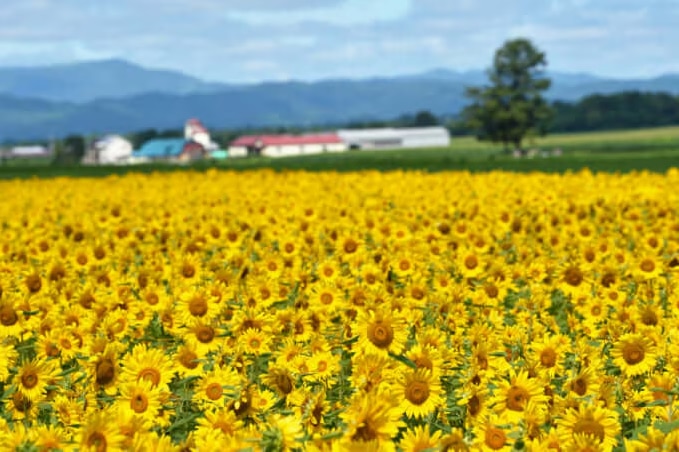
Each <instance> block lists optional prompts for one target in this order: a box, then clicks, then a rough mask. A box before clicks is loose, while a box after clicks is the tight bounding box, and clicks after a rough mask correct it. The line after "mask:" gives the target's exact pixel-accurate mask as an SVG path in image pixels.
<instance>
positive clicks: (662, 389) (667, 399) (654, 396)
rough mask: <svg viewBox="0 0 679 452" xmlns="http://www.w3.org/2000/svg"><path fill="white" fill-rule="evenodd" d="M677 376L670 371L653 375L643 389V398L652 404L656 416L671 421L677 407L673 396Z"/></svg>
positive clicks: (653, 413)
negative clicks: (670, 417)
mask: <svg viewBox="0 0 679 452" xmlns="http://www.w3.org/2000/svg"><path fill="white" fill-rule="evenodd" d="M675 380H676V377H675V376H674V375H672V374H670V373H669V372H662V373H658V374H654V375H651V376H650V377H649V379H648V381H647V382H646V386H645V387H644V389H643V390H642V398H643V400H644V401H645V402H646V403H647V404H651V405H652V406H651V412H652V416H653V417H654V418H659V419H663V420H664V421H670V419H669V416H670V415H671V413H672V412H673V411H674V410H675V409H676V407H675V406H674V403H673V402H674V399H673V397H672V394H673V391H674V385H675Z"/></svg>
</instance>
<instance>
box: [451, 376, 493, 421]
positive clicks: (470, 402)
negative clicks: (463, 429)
mask: <svg viewBox="0 0 679 452" xmlns="http://www.w3.org/2000/svg"><path fill="white" fill-rule="evenodd" d="M488 399H489V391H488V389H487V388H486V386H485V385H478V386H476V385H473V384H466V385H465V386H464V387H463V388H462V389H461V392H460V393H459V398H458V401H457V404H458V405H459V406H463V407H465V408H466V412H465V413H466V416H465V420H466V421H467V422H469V423H471V424H475V423H476V422H477V420H479V419H483V418H484V416H485V414H486V412H487V407H488Z"/></svg>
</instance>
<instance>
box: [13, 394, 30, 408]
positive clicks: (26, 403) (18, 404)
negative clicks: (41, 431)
mask: <svg viewBox="0 0 679 452" xmlns="http://www.w3.org/2000/svg"><path fill="white" fill-rule="evenodd" d="M12 403H13V404H14V408H15V409H16V410H17V411H19V412H20V413H25V412H27V411H28V410H30V409H31V406H32V405H33V404H32V403H31V401H30V400H29V399H28V397H25V396H24V395H23V394H22V393H20V392H15V393H14V394H13V395H12Z"/></svg>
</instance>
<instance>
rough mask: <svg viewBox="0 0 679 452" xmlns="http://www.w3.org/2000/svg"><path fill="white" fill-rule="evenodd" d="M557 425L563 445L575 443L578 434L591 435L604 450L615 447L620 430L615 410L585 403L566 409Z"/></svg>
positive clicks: (568, 445)
mask: <svg viewBox="0 0 679 452" xmlns="http://www.w3.org/2000/svg"><path fill="white" fill-rule="evenodd" d="M557 427H558V430H559V439H560V440H561V443H562V444H563V447H566V448H568V447H570V446H571V445H573V444H574V443H576V441H578V439H577V438H578V437H579V436H591V437H593V438H594V439H595V440H596V441H597V443H598V444H599V445H602V446H603V447H604V449H605V450H612V449H613V447H615V445H616V444H617V439H616V435H617V434H618V431H619V430H620V424H619V422H618V414H617V413H616V412H615V411H613V410H609V409H606V408H600V407H598V406H596V405H590V404H587V403H583V404H580V405H579V406H578V408H571V409H570V410H568V411H567V412H566V413H565V415H564V416H563V418H561V419H559V420H557ZM580 441H582V440H580Z"/></svg>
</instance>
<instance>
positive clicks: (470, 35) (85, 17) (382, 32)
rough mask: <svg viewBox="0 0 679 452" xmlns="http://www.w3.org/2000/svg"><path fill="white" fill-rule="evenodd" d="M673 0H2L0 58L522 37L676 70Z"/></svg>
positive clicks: (475, 65)
mask: <svg viewBox="0 0 679 452" xmlns="http://www.w3.org/2000/svg"><path fill="white" fill-rule="evenodd" d="M676 24H679V0H645V1H644V0H111V1H107V0H3V2H2V8H1V9H0V66H27V65H28V66H34V65H43V64H57V63H69V62H74V61H87V60H96V59H105V58H124V59H127V60H129V61H132V62H134V63H138V64H141V65H143V66H146V67H152V68H167V69H175V70H181V71H183V72H186V73H189V74H191V75H196V76H199V77H201V78H204V79H208V80H216V81H224V82H258V81H263V80H287V79H299V80H318V79H323V78H333V77H352V78H360V77H367V76H380V75H392V74H409V73H417V72H421V71H425V70H428V69H432V68H438V67H444V68H448V69H454V70H460V71H464V70H471V69H484V68H486V67H488V65H489V64H490V62H491V59H492V56H493V52H494V51H495V49H496V48H497V47H499V46H500V45H501V44H502V43H503V42H504V41H505V40H506V39H509V38H514V37H519V36H521V37H528V38H530V39H532V40H533V41H534V43H535V44H536V45H537V46H538V47H539V48H540V49H542V50H544V51H545V52H546V53H547V58H548V62H549V68H550V69H552V70H557V71H565V72H590V73H594V74H599V75H605V76H613V77H619V78H626V77H648V76H654V75H659V74H662V73H668V72H679V50H678V49H679V47H678V46H677V45H676V44H675V43H676V42H679V27H677V26H676Z"/></svg>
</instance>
